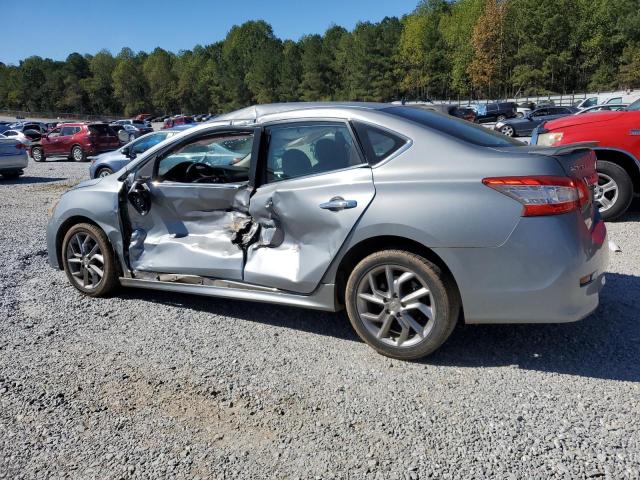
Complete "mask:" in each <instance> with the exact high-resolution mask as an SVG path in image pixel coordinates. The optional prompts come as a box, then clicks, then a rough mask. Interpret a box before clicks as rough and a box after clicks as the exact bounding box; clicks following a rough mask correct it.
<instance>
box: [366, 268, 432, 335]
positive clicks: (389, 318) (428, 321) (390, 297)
mask: <svg viewBox="0 0 640 480" xmlns="http://www.w3.org/2000/svg"><path fill="white" fill-rule="evenodd" d="M356 308H357V312H358V315H359V316H360V319H361V320H362V322H363V324H364V326H365V327H366V328H367V330H369V332H370V333H371V334H372V335H374V336H375V337H376V338H377V339H378V340H380V341H381V342H383V343H386V344H388V345H391V346H393V347H411V346H414V345H416V344H418V343H420V342H422V341H423V340H424V339H425V338H426V337H427V336H428V335H429V333H430V332H431V329H432V328H433V326H434V323H435V318H434V315H435V303H434V299H433V296H432V295H431V292H430V290H429V288H428V286H427V284H426V283H425V282H424V280H423V279H421V278H420V276H419V275H418V274H417V273H416V272H414V271H412V270H410V269H409V268H407V267H404V266H400V265H379V266H377V267H375V268H373V269H372V270H370V271H369V272H368V274H367V275H365V276H364V277H363V278H362V280H361V281H360V284H359V285H358V288H357V301H356Z"/></svg>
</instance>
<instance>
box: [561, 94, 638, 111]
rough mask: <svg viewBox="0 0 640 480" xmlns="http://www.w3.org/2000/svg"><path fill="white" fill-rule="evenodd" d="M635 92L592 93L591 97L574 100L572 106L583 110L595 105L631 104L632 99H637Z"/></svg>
mask: <svg viewBox="0 0 640 480" xmlns="http://www.w3.org/2000/svg"><path fill="white" fill-rule="evenodd" d="M639 96H640V95H638V94H637V93H635V94H633V95H622V94H620V95H611V94H608V95H594V96H593V97H587V98H585V99H584V100H581V101H580V102H576V103H575V104H574V107H578V108H579V109H580V110H584V109H585V108H589V107H595V106H600V105H619V104H621V103H627V104H631V103H633V102H634V101H636V100H638V97H639Z"/></svg>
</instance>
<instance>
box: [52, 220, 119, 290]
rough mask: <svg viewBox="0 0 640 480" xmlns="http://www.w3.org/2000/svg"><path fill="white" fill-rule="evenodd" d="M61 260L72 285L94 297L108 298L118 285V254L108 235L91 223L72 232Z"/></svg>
mask: <svg viewBox="0 0 640 480" xmlns="http://www.w3.org/2000/svg"><path fill="white" fill-rule="evenodd" d="M60 258H61V260H62V263H63V265H64V272H65V273H66V274H67V278H68V279H69V282H71V285H73V286H74V287H75V288H76V289H77V290H79V291H80V292H82V293H84V294H85V295H88V296H90V297H106V296H108V295H109V294H110V293H112V292H113V291H114V290H115V289H116V288H117V286H118V273H117V268H116V263H115V255H114V253H113V251H112V250H111V245H110V244H109V240H108V239H107V236H106V235H105V233H104V232H103V231H102V230H101V229H100V228H98V227H96V226H95V225H91V224H90V223H79V224H77V225H74V226H73V227H71V228H70V229H69V231H68V232H67V233H66V235H65V236H64V240H63V241H62V250H61V251H60Z"/></svg>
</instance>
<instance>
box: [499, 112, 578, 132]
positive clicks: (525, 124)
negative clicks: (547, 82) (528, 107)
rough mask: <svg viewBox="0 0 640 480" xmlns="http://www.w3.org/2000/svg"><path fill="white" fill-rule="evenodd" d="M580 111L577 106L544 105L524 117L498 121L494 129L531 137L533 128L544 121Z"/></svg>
mask: <svg viewBox="0 0 640 480" xmlns="http://www.w3.org/2000/svg"><path fill="white" fill-rule="evenodd" d="M577 112H579V109H577V108H576V107H553V106H551V107H543V108H538V109H536V110H534V111H533V112H531V113H529V114H527V115H526V116H524V117H523V118H513V119H511V120H504V121H502V122H498V123H496V124H495V126H494V127H493V129H494V130H496V131H498V132H500V133H502V134H504V135H506V136H507V137H529V136H531V133H532V132H533V130H534V129H535V128H536V127H537V126H538V125H540V124H541V123H542V122H546V121H549V120H555V119H556V118H560V117H566V116H567V115H573V114H574V113H577Z"/></svg>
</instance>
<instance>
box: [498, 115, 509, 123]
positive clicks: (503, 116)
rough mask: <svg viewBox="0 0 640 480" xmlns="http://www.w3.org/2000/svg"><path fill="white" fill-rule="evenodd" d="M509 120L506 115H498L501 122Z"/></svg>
mask: <svg viewBox="0 0 640 480" xmlns="http://www.w3.org/2000/svg"><path fill="white" fill-rule="evenodd" d="M506 119H507V117H506V116H505V115H498V119H497V120H498V121H499V122H504V121H505V120H506Z"/></svg>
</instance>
